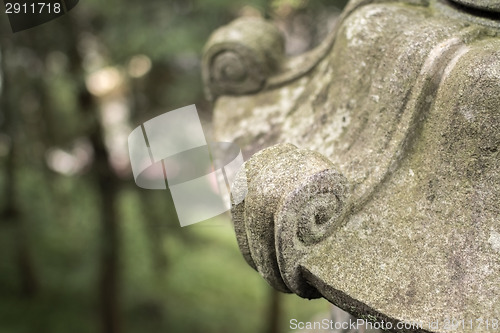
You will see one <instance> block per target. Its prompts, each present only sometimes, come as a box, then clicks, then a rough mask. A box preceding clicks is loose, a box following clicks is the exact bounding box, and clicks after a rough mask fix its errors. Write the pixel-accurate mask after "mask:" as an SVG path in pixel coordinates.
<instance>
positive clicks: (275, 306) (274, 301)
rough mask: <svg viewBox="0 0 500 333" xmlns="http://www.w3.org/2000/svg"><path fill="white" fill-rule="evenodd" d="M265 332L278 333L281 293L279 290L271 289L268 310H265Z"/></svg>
mask: <svg viewBox="0 0 500 333" xmlns="http://www.w3.org/2000/svg"><path fill="white" fill-rule="evenodd" d="M267 313H268V318H267V330H266V332H267V333H280V332H281V328H280V321H281V295H280V292H279V291H277V290H275V289H272V290H271V297H270V300H269V310H268V311H267Z"/></svg>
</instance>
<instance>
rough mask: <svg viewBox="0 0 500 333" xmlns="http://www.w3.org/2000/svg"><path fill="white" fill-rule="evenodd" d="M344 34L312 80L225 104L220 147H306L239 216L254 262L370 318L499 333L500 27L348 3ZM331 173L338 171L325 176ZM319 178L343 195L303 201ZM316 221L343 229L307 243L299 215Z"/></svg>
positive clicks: (262, 157)
mask: <svg viewBox="0 0 500 333" xmlns="http://www.w3.org/2000/svg"><path fill="white" fill-rule="evenodd" d="M464 1H465V0H464ZM477 3H481V4H488V2H487V1H484V2H481V1H480V2H477ZM491 3H493V2H491ZM494 3H496V2H494ZM332 36H333V37H330V38H329V39H328V40H327V41H325V44H324V45H322V46H320V48H321V52H319V53H317V54H316V55H315V57H312V58H309V59H308V60H304V58H302V59H301V61H304V63H307V66H309V67H308V68H309V69H308V71H307V72H304V73H303V74H300V75H299V74H297V73H298V72H295V74H294V75H292V77H293V78H292V79H290V80H288V81H282V83H283V84H282V85H278V86H269V85H264V86H263V87H262V88H261V90H260V91H259V92H258V93H254V94H252V95H241V96H225V95H224V96H220V97H219V98H218V99H217V101H216V104H215V114H214V122H215V131H216V136H217V139H218V140H220V141H232V140H234V141H236V142H237V143H239V144H240V145H241V146H242V147H243V149H244V150H245V151H246V152H247V153H248V154H251V153H254V152H256V151H259V150H261V149H263V148H266V147H270V146H273V145H275V144H280V143H289V144H293V145H295V146H296V147H299V148H293V147H290V146H286V147H288V148H286V149H284V150H285V152H284V153H280V154H274V153H269V151H267V150H264V151H263V152H262V153H260V154H259V155H258V156H256V157H255V158H252V159H250V160H249V161H248V162H247V170H248V172H249V173H250V174H251V175H252V176H251V177H249V179H248V184H249V196H248V197H247V200H245V202H244V203H243V204H242V206H239V207H236V208H235V209H236V210H235V214H234V217H235V228H236V231H237V234H238V240H239V243H240V246H241V244H244V246H243V248H242V251H243V252H244V254H245V257H246V258H247V261H250V262H252V261H253V264H254V265H255V266H254V267H256V268H257V269H258V270H259V272H260V273H261V274H262V275H264V277H265V278H266V279H267V280H268V282H270V283H271V284H272V285H273V286H275V287H277V288H279V289H280V290H284V291H289V290H291V291H293V292H295V293H297V294H299V295H301V296H303V297H316V296H318V295H321V296H323V297H325V298H327V299H328V300H329V301H331V302H332V303H334V304H336V305H338V306H339V307H341V308H343V309H345V310H347V311H349V312H350V313H352V314H354V315H356V316H359V317H363V318H368V319H371V320H384V321H390V322H392V323H394V325H395V324H396V323H397V322H401V321H406V322H413V321H416V322H421V323H422V324H423V328H424V329H425V330H428V331H434V332H445V331H446V329H445V327H444V326H443V325H444V322H445V319H450V318H455V319H458V320H464V321H465V322H466V323H469V321H471V320H472V327H471V326H470V325H464V326H465V327H459V328H457V330H458V331H470V332H486V331H488V329H486V327H485V325H483V326H482V327H479V326H478V322H476V319H478V318H483V319H484V320H485V319H488V318H489V319H497V320H500V205H499V203H500V161H499V157H500V156H499V147H500V22H499V21H495V20H492V19H491V18H489V17H475V16H474V15H473V14H472V13H470V12H467V11H460V9H459V8H458V7H455V6H451V5H449V4H447V3H446V2H442V1H437V0H436V1H404V2H403V1H402V2H395V1H351V2H350V4H349V5H348V8H347V9H346V11H345V12H344V14H343V16H342V17H341V19H340V20H339V24H338V25H337V27H336V28H335V30H334V31H333V32H332ZM311 59H312V60H311ZM286 71H287V70H283V69H282V72H281V73H275V74H273V75H270V76H269V77H268V78H267V81H266V82H270V81H272V78H273V77H275V76H280V77H285V76H286V75H287V74H286ZM280 147H281V148H280ZM283 147H285V146H277V147H274V148H271V149H275V151H276V150H278V151H279V150H282V149H283ZM266 152H267V153H266ZM321 155H322V156H324V157H326V161H324V162H321V163H320V164H317V162H309V161H310V158H311V156H314V158H313V160H314V161H319V160H321V158H320V157H321ZM324 170H332V171H330V172H331V173H332V175H333V174H334V175H336V176H335V177H333V178H328V179H330V180H325V179H323V178H321V180H320V181H318V179H320V178H318V177H320V176H318V175H322V172H324ZM315 175H316V176H315ZM308 181H310V182H311V184H313V183H315V182H316V184H327V183H328V184H330V187H331V188H335V185H333V184H341V185H339V186H340V187H338V188H336V190H334V191H333V193H334V194H333V195H331V196H330V197H329V198H328V199H326V202H328V203H323V202H321V195H319V194H320V193H324V192H322V191H321V190H320V191H319V192H314V191H311V190H310V188H309V189H308V190H307V191H302V192H300V188H306V187H307V184H308ZM315 188H320V187H318V186H316V187H315ZM340 188H344V189H345V188H348V191H346V192H342V191H339V189H340ZM299 192H300V193H302V194H300V195H298V194H297V193H299ZM305 193H309V194H311V193H314V195H309V194H305ZM341 193H348V196H346V197H345V198H344V197H342V195H341ZM314 196H318V200H319V202H320V204H318V205H316V204H313V205H312V206H308V205H307V204H306V205H305V206H304V202H310V200H313V197H314ZM340 197H342V198H343V199H342V200H345V206H343V208H342V214H340V215H338V216H337V215H336V214H337V211H336V208H335V207H336V204H338V200H339V198H340ZM304 198H307V199H304ZM329 205H330V206H329ZM309 207H312V208H309ZM283 211H285V213H282V212H283ZM300 212H302V213H300ZM317 212H319V213H318V214H319V215H318V214H317ZM317 215H318V216H320V220H325V221H330V220H331V219H332V218H333V221H334V223H332V224H329V226H328V227H327V228H325V229H324V230H327V231H326V232H325V233H324V235H325V237H317V238H314V237H313V238H312V239H310V240H304V239H303V238H301V237H300V233H301V229H300V228H299V227H298V225H299V224H298V223H296V222H297V220H304V221H306V220H308V221H316V216H317ZM323 215H324V216H327V217H328V218H326V217H321V216H323ZM297 216H299V217H297ZM313 225H314V224H313ZM316 225H322V223H318V224H316ZM244 242H246V243H244ZM245 244H246V245H245ZM273 245H274V246H273ZM260 251H263V252H262V253H264V252H265V253H266V254H265V255H260V254H259V253H261V252H260ZM273 251H274V252H273ZM256 253H257V254H256ZM270 276H271V277H272V278H269V277H270ZM315 290H316V291H317V292H315ZM430 321H439V323H440V324H441V325H440V326H439V327H438V328H431V327H429V322H430ZM490 329H491V328H490Z"/></svg>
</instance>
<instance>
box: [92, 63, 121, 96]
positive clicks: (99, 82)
mask: <svg viewBox="0 0 500 333" xmlns="http://www.w3.org/2000/svg"><path fill="white" fill-rule="evenodd" d="M122 83H123V76H122V74H121V73H120V71H119V70H118V69H117V68H116V67H106V68H103V69H100V70H98V71H95V72H93V73H92V74H90V75H88V76H87V79H86V80H85V84H86V86H87V89H88V91H90V93H91V94H92V95H94V96H99V97H102V96H104V95H107V94H109V93H110V92H112V91H113V90H115V89H116V88H117V87H119V86H120V85H121V84H122Z"/></svg>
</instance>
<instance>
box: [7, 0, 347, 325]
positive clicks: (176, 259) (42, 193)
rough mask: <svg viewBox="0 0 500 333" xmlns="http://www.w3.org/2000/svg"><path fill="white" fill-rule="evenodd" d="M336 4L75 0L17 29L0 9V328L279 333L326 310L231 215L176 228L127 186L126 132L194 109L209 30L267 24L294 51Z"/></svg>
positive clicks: (168, 213)
mask: <svg viewBox="0 0 500 333" xmlns="http://www.w3.org/2000/svg"><path fill="white" fill-rule="evenodd" d="M343 5H344V1H326V0H323V1H314V0H311V1H301V0H273V1H270V0H253V1H242V0H236V1H235V0H205V1H202V0H171V1H165V0H161V1H160V0H149V1H131V0H121V1H118V0H109V1H98V0H85V1H80V2H79V4H78V5H77V6H76V7H75V8H74V9H73V10H71V11H70V12H69V14H67V15H64V16H63V17H60V18H58V19H56V20H53V21H51V22H48V23H45V24H43V25H40V26H37V27H34V28H31V29H29V30H25V31H21V32H18V33H15V34H14V33H12V31H11V28H10V26H9V21H8V18H7V15H6V14H5V10H4V7H3V5H2V6H1V8H2V12H1V13H0V55H1V67H0V68H1V78H2V81H1V82H2V85H1V88H0V89H1V90H0V333H34V332H36V333H44V332H50V333H80V332H103V333H121V332H155V333H159V332H204V333H211V332H213V333H216V332H217V333H224V332H239V333H245V332H249V333H250V332H251V333H253V332H274V333H277V332H286V331H288V329H287V328H288V326H289V325H288V322H289V320H290V319H291V318H296V319H298V320H308V319H311V318H312V317H313V316H315V315H317V314H320V313H321V312H327V311H328V308H329V305H328V303H327V302H326V301H324V300H315V301H307V300H303V299H300V298H299V297H297V296H293V295H282V294H278V293H276V292H274V291H273V290H272V289H271V288H270V287H269V286H267V284H266V283H265V282H264V280H263V279H261V278H260V277H259V275H258V274H257V273H256V272H254V271H253V270H252V269H251V268H250V267H249V266H247V264H246V263H245V262H244V260H243V258H242V257H241V255H240V253H239V251H238V248H237V244H236V239H235V236H234V232H233V231H232V227H231V224H230V221H229V219H228V216H225V217H219V218H217V219H214V220H212V221H209V222H206V223H200V224H198V225H194V226H189V227H185V228H181V227H180V225H179V223H178V221H177V218H176V214H175V209H174V208H173V206H172V203H171V198H170V197H169V193H168V192H167V191H148V190H143V189H140V188H138V187H136V186H135V184H134V182H133V178H132V175H131V170H130V163H129V158H128V148H127V137H128V134H129V133H130V132H131V130H132V129H133V128H135V127H136V126H138V125H139V124H141V123H142V122H144V121H146V120H148V119H151V118H153V117H154V116H157V115H159V114H162V113H164V112H167V111H170V110H174V109H176V108H179V107H182V106H186V105H190V104H196V105H197V108H198V111H199V113H200V116H201V117H202V119H203V121H204V124H205V127H206V130H207V132H210V118H211V105H210V103H209V102H208V101H207V100H205V98H204V96H203V87H202V83H201V77H200V57H201V54H202V48H203V45H204V43H205V42H206V40H207V39H208V37H209V34H210V33H211V32H212V31H214V30H215V29H216V28H217V27H219V26H221V25H224V24H227V23H229V22H230V21H231V20H232V19H234V18H236V17H238V16H242V15H247V16H252V15H253V16H255V15H261V16H264V17H266V18H270V19H272V20H274V21H275V22H276V23H277V24H278V25H279V27H280V28H281V29H282V30H283V31H284V32H285V33H286V36H287V51H288V53H289V54H298V53H301V52H303V51H305V50H307V49H309V48H311V47H313V46H315V45H316V44H317V43H318V42H319V41H320V40H321V39H322V38H323V37H324V35H325V34H326V33H327V32H328V30H329V29H330V28H331V26H332V24H333V21H334V19H335V17H336V14H337V12H338V10H339V9H338V8H342V6H343Z"/></svg>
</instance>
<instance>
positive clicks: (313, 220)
mask: <svg viewBox="0 0 500 333" xmlns="http://www.w3.org/2000/svg"><path fill="white" fill-rule="evenodd" d="M243 185H245V186H243ZM243 187H245V190H247V191H248V192H247V193H246V197H245V199H244V200H243V201H242V202H240V203H238V204H236V205H234V206H233V209H232V214H233V221H234V227H235V231H236V234H237V240H238V244H239V246H240V249H241V252H242V253H243V255H244V256H245V259H246V260H247V262H248V263H249V264H250V266H252V267H253V268H254V269H256V270H257V271H259V273H260V274H261V275H262V276H263V277H264V278H265V279H266V281H267V282H268V283H269V284H271V285H272V286H273V287H274V288H276V289H278V290H280V291H283V292H294V293H296V294H298V295H300V296H302V297H306V298H316V297H319V294H318V293H317V291H316V290H314V289H313V288H311V287H310V286H309V284H308V283H307V282H306V281H304V280H303V279H302V277H301V273H300V259H301V258H302V256H303V255H304V253H305V249H306V247H307V246H309V245H312V244H315V243H317V242H320V241H321V240H323V239H324V238H325V237H327V236H329V235H330V234H331V233H332V232H334V230H335V229H336V228H337V227H338V226H339V225H340V224H341V221H342V218H343V216H344V215H345V212H346V211H347V209H348V206H349V193H350V190H349V185H348V182H347V180H346V179H345V177H344V176H342V175H341V174H340V173H339V172H337V171H336V170H335V167H334V165H333V164H332V163H331V161H329V160H328V159H327V158H325V157H324V156H322V155H321V154H319V153H317V152H314V151H310V150H306V149H298V148H297V147H295V146H293V145H289V144H286V145H276V146H273V147H271V148H267V149H264V150H263V151H261V152H259V153H258V154H256V155H254V157H252V158H251V159H250V160H249V161H247V162H246V164H245V167H244V168H243V169H242V170H241V171H240V173H239V175H238V177H237V179H236V181H235V183H234V186H233V188H234V189H235V191H236V192H238V188H240V189H241V188H243ZM237 195H238V196H240V193H238V194H237Z"/></svg>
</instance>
